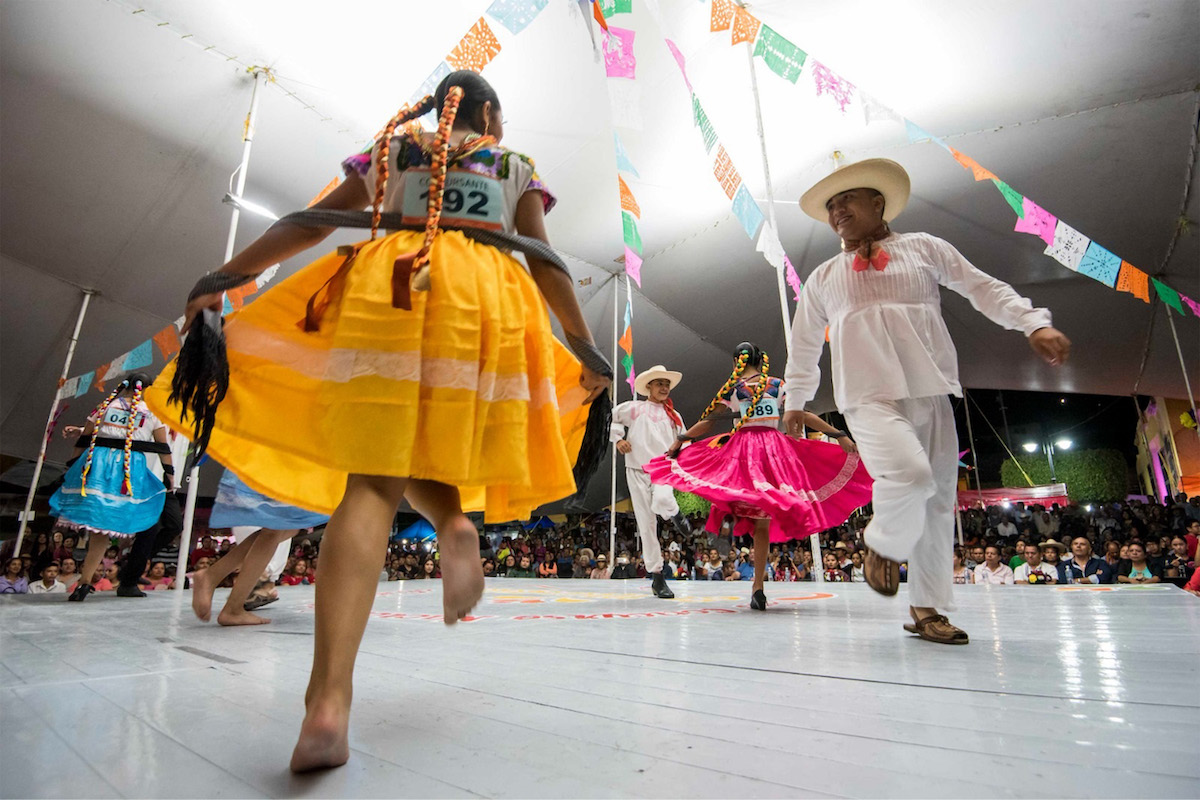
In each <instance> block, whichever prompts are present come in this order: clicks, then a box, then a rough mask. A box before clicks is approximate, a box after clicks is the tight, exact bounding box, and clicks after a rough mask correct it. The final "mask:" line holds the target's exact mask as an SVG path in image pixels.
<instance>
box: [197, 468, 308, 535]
mask: <svg viewBox="0 0 1200 800" xmlns="http://www.w3.org/2000/svg"><path fill="white" fill-rule="evenodd" d="M328 521H329V517H328V516H326V515H325V514H318V513H316V512H314V511H306V510H304V509H302V508H296V507H295V506H289V505H287V504H286V503H281V502H279V501H278V500H273V499H271V498H270V497H267V496H266V495H265V494H262V493H261V492H256V491H255V490H254V489H251V488H250V487H249V486H247V485H246V484H245V483H243V482H242V479H241V478H239V477H238V476H237V475H234V474H233V472H232V471H231V470H228V469H227V470H225V474H224V475H222V476H221V483H220V484H219V485H218V486H217V500H216V503H215V504H214V505H213V509H212V515H211V516H210V517H209V518H208V526H209V527H210V528H234V527H238V526H242V525H245V526H253V527H256V528H267V529H268V530H275V531H290V530H293V529H295V528H312V527H314V526H317V525H324V524H325V523H326V522H328Z"/></svg>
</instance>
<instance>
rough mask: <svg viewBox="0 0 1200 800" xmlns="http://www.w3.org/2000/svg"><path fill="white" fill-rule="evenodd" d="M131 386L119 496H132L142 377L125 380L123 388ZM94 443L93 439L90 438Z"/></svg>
mask: <svg viewBox="0 0 1200 800" xmlns="http://www.w3.org/2000/svg"><path fill="white" fill-rule="evenodd" d="M131 382H132V384H133V400H132V402H131V403H130V406H129V419H128V421H127V422H126V423H125V452H124V459H123V460H122V462H121V464H122V467H123V468H124V477H123V478H122V479H121V494H124V495H132V494H133V477H132V475H131V474H130V465H131V462H132V459H133V433H134V431H136V430H137V424H138V423H137V416H138V415H137V410H138V406H139V405H141V403H142V387H143V381H142V377H141V376H140V375H139V376H131V377H129V378H126V379H125V388H126V389H128V388H129V385H130V383H131ZM92 441H95V437H93V438H92Z"/></svg>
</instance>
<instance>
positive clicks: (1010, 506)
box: [1000, 500, 1012, 508]
mask: <svg viewBox="0 0 1200 800" xmlns="http://www.w3.org/2000/svg"><path fill="white" fill-rule="evenodd" d="M1000 507H1001V508H1012V503H1010V502H1008V501H1007V500H1005V501H1004V502H1002V503H1001V504H1000Z"/></svg>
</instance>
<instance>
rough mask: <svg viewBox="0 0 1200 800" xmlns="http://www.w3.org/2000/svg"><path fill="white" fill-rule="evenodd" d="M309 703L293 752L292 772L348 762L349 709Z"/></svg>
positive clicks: (307, 770) (335, 765)
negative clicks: (322, 706)
mask: <svg viewBox="0 0 1200 800" xmlns="http://www.w3.org/2000/svg"><path fill="white" fill-rule="evenodd" d="M316 705H317V704H311V705H310V706H309V709H308V713H307V714H305V715H304V723H303V724H302V725H301V726H300V739H299V740H298V741H297V742H296V749H295V750H293V751H292V763H291V770H292V772H310V771H312V770H317V769H329V768H331V767H340V766H341V765H342V764H345V763H346V762H347V761H349V760H350V709H349V708H345V709H340V708H332V707H327V708H317V707H316Z"/></svg>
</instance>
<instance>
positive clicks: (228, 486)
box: [192, 469, 329, 625]
mask: <svg viewBox="0 0 1200 800" xmlns="http://www.w3.org/2000/svg"><path fill="white" fill-rule="evenodd" d="M328 521H329V517H328V516H326V515H324V514H317V513H316V512H313V511H305V510H304V509H301V508H295V507H294V506H289V505H287V504H285V503H281V502H279V501H278V500H273V499H271V498H270V497H267V496H266V495H265V494H263V493H261V492H258V491H255V490H254V489H251V488H250V487H249V486H247V485H246V484H245V483H243V482H242V480H241V479H240V478H238V476H237V475H235V474H233V472H232V471H231V470H228V469H227V470H225V474H224V475H222V476H221V483H220V485H219V486H218V487H217V501H216V503H215V504H214V505H213V510H212V516H211V517H209V521H208V524H209V527H211V528H237V527H243V526H252V527H255V528H259V529H260V530H257V531H255V532H254V533H252V534H250V536H249V537H247V538H246V539H245V540H244V541H241V542H238V545H237V547H235V548H233V549H232V550H230V551H229V552H228V553H226V554H225V555H223V556H222V557H221V558H220V560H218V561H217V562H216V563H215V564H213V565H212V566H210V567H209V568H208V569H205V570H201V571H199V572H197V573H196V574H195V575H193V576H192V611H193V612H194V613H195V614H196V616H197V617H198V618H199V619H201V620H203V621H204V622H207V621H208V619H209V616H210V615H211V613H212V596H213V591H214V590H215V589H216V588H217V586H219V585H220V584H221V581H223V580H225V578H226V577H228V576H229V575H230V573H232V572H233V571H234V570H240V571H239V572H238V576H237V579H236V580H234V582H233V590H232V591H231V592H230V593H229V597H228V599H226V601H225V606H224V608H222V609H221V612H220V613H219V614H217V623H218V624H221V625H262V624H264V623H267V622H270V621H271V620H269V619H267V618H266V617H260V616H258V615H257V614H254V613H252V612H250V611H248V610H246V608H245V603H246V600H247V598H249V597H250V592H251V591H253V589H254V586H255V584H256V583H258V579H259V577H260V576H261V575H262V573H263V570H264V569H266V567H267V564H268V562H270V560H271V556H272V555H274V553H275V549H276V548H277V547H279V545H280V544H282V543H283V542H286V541H288V540H290V539H291V538H292V537H294V536H295V535H296V534H297V533H298V532H299V531H300V529H302V528H311V527H314V526H316V525H324V524H325V523H326V522H328Z"/></svg>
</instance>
